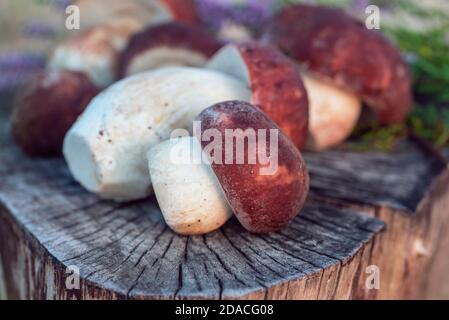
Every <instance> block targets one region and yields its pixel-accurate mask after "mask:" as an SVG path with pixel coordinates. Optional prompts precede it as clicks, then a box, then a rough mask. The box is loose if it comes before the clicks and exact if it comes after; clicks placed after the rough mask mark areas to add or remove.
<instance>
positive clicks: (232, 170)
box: [148, 101, 309, 234]
mask: <svg viewBox="0 0 449 320" xmlns="http://www.w3.org/2000/svg"><path fill="white" fill-rule="evenodd" d="M197 120H198V121H200V124H201V134H200V135H195V136H194V137H183V138H180V139H177V138H175V139H172V140H169V141H166V142H163V143H161V144H159V145H157V146H155V147H153V148H152V149H150V151H149V152H148V162H149V171H150V175H151V179H152V181H153V187H154V191H155V194H156V197H157V199H158V203H159V205H160V208H161V211H162V213H163V215H164V218H165V220H166V222H167V224H168V225H169V226H170V227H171V228H172V229H173V230H174V231H176V232H178V233H182V234H201V233H207V232H210V231H212V230H215V229H217V228H219V227H220V226H221V225H223V224H224V223H225V222H226V220H227V219H228V218H229V217H230V212H234V214H235V215H236V217H237V219H238V220H239V221H240V223H241V224H242V225H243V226H244V227H245V228H246V229H247V230H249V231H251V232H255V233H268V232H273V231H278V230H280V229H282V228H283V227H285V226H287V225H288V224H289V223H290V222H291V221H292V220H293V218H294V217H295V216H296V215H297V214H298V213H299V212H300V210H301V209H302V207H303V205H304V202H305V199H306V197H307V194H308V190H309V176H308V173H307V170H306V166H305V163H304V160H303V158H302V156H301V154H300V152H299V151H298V149H297V148H296V146H295V145H294V144H293V142H292V141H291V140H290V139H289V138H288V137H287V136H286V135H285V133H284V132H283V131H282V130H280V129H279V127H278V126H276V124H275V123H274V122H273V121H272V120H271V119H270V118H269V117H268V116H267V115H266V114H265V113H263V112H262V111H261V110H260V109H259V108H257V107H256V106H253V105H251V104H249V103H246V102H242V101H227V102H221V103H218V104H215V105H213V106H211V107H209V108H207V109H205V110H204V111H203V112H201V113H200V115H199V116H198V117H197ZM211 139H212V143H211ZM211 145H213V146H212V147H211ZM195 155H196V156H195ZM261 155H263V156H261ZM198 156H200V159H199V160H202V161H195V159H197V158H198ZM265 156H266V158H265ZM204 200H206V201H204Z"/></svg>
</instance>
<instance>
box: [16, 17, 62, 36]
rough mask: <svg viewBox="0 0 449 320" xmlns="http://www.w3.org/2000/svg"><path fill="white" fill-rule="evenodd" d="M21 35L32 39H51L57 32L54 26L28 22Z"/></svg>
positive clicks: (40, 22) (39, 22)
mask: <svg viewBox="0 0 449 320" xmlns="http://www.w3.org/2000/svg"><path fill="white" fill-rule="evenodd" d="M23 33H24V34H25V35H27V36H30V37H32V38H44V39H46V38H47V39H48V38H53V37H54V36H55V35H56V33H57V31H56V30H55V28H54V26H52V25H49V24H48V23H46V22H42V21H30V22H27V23H26V24H25V25H24V27H23Z"/></svg>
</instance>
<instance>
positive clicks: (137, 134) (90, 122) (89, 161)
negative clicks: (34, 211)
mask: <svg viewBox="0 0 449 320" xmlns="http://www.w3.org/2000/svg"><path fill="white" fill-rule="evenodd" d="M250 95H251V92H250V91H249V89H248V88H247V86H246V85H245V84H244V83H243V82H242V81H240V80H238V79H235V78H234V77H231V76H228V75H225V74H222V73H219V72H216V71H212V70H206V69H199V68H189V67H171V68H162V69H157V70H152V71H147V72H143V73H139V74H136V75H134V76H131V77H128V78H125V79H123V80H121V81H119V82H117V83H115V84H113V85H112V86H110V87H109V88H107V89H106V90H105V91H103V92H102V93H101V94H100V95H98V96H97V97H96V98H95V99H94V100H93V101H92V102H91V103H90V104H89V106H88V107H87V109H86V111H85V112H84V113H83V114H82V115H81V117H80V118H79V120H78V121H77V122H76V123H75V124H74V126H73V127H72V128H71V129H70V131H69V132H68V133H67V135H66V137H65V140H64V155H65V158H66V161H67V163H68V165H69V168H70V171H71V172H72V174H73V176H74V177H75V179H76V180H77V181H79V182H80V183H81V184H82V185H83V186H84V187H85V188H86V189H88V190H90V191H92V192H95V193H97V194H98V195H99V196H101V197H104V198H110V199H115V200H133V199H140V198H143V197H145V196H147V195H148V194H150V193H151V181H150V178H149V172H148V166H147V161H146V157H145V154H146V152H147V151H148V150H149V149H150V148H151V147H152V146H154V145H156V144H158V143H159V142H161V141H163V140H166V139H168V138H169V137H170V134H171V132H172V130H174V129H178V128H190V127H191V126H192V121H193V120H194V119H195V117H196V116H197V115H198V114H199V113H200V112H201V111H202V110H203V109H205V108H207V107H208V106H210V105H213V104H214V103H217V102H220V101H225V100H233V99H239V100H246V101H248V100H249V99H250Z"/></svg>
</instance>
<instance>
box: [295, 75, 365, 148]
mask: <svg viewBox="0 0 449 320" xmlns="http://www.w3.org/2000/svg"><path fill="white" fill-rule="evenodd" d="M301 75H302V78H303V81H304V85H305V87H306V90H307V94H308V97H309V138H308V142H307V148H308V149H310V150H323V149H327V148H330V147H333V146H336V145H339V144H340V143H342V142H343V141H344V140H345V139H346V138H347V137H348V136H349V135H350V134H351V132H352V131H353V129H354V128H355V126H356V124H357V121H358V119H359V116H360V112H361V109H362V103H361V100H360V99H359V98H358V97H357V96H356V95H354V94H352V93H350V92H347V91H344V90H342V89H340V88H338V87H336V86H334V85H332V84H329V83H327V82H324V81H322V80H320V79H318V78H316V77H314V76H312V75H310V74H308V73H306V72H302V73H301Z"/></svg>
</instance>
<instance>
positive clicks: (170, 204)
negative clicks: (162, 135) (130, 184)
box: [148, 137, 232, 234]
mask: <svg viewBox="0 0 449 320" xmlns="http://www.w3.org/2000/svg"><path fill="white" fill-rule="evenodd" d="M202 159H207V157H206V156H205V155H203V151H202V150H201V146H200V144H199V142H198V140H197V139H196V138H194V137H182V138H175V139H171V140H167V141H164V142H162V143H160V144H158V145H157V146H155V147H153V148H151V149H150V151H149V152H148V166H149V171H150V175H151V181H152V183H153V188H154V192H155V194H156V197H157V201H158V203H159V207H160V208H161V211H162V214H163V215H164V219H165V221H166V222H167V224H168V225H169V227H170V228H171V229H173V231H175V232H177V233H180V234H204V233H208V232H211V231H213V230H215V229H218V228H220V227H221V226H222V225H223V224H224V223H225V222H226V221H227V220H228V219H229V218H230V217H231V216H232V210H231V208H230V206H229V205H228V203H227V200H226V198H225V195H224V192H223V189H222V188H221V185H220V183H219V182H218V179H217V177H216V175H215V173H214V172H213V170H212V168H211V166H210V164H208V163H207V161H202Z"/></svg>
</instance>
